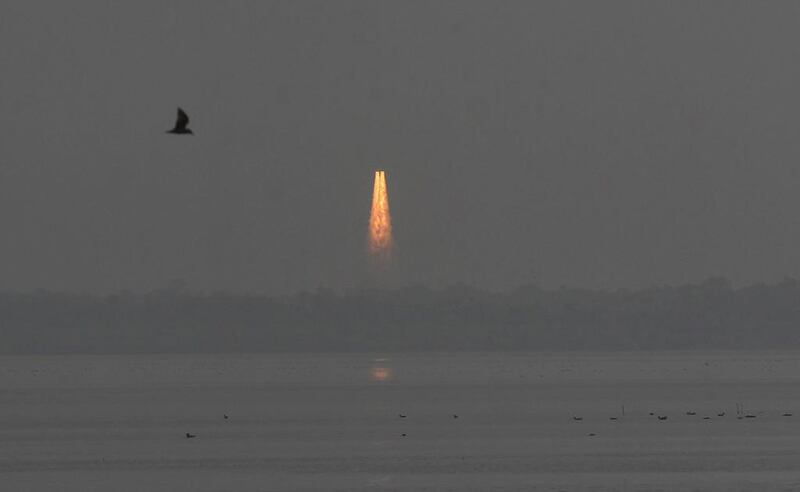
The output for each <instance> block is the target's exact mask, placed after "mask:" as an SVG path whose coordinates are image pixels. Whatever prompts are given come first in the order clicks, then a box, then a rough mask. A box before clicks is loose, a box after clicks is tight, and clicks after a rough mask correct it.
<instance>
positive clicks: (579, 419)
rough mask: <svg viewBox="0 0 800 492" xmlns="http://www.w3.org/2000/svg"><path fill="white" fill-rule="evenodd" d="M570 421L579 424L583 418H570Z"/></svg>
mask: <svg viewBox="0 0 800 492" xmlns="http://www.w3.org/2000/svg"><path fill="white" fill-rule="evenodd" d="M572 420H574V421H575V422H580V421H581V420H583V417H572Z"/></svg>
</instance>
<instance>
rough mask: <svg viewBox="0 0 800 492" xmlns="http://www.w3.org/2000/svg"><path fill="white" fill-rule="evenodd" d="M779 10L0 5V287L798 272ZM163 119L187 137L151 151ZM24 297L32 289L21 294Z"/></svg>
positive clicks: (794, 178) (629, 279)
mask: <svg viewBox="0 0 800 492" xmlns="http://www.w3.org/2000/svg"><path fill="white" fill-rule="evenodd" d="M798 26H800V6H798V5H797V4H796V3H795V2H766V3H765V2H757V3H755V2H733V1H725V2H714V1H707V2H635V1H631V2H564V1H553V2H536V3H532V2H502V3H496V2H471V1H461V0H459V1H449V2H447V1H441V2H415V1H408V2H375V1H364V2H345V1H341V2H326V1H318V2H316V1H303V2H296V1H291V2H289V1H286V2H269V3H265V2H236V3H233V2H230V3H229V2H225V3H221V2H211V1H205V2H199V1H198V2H169V3H167V2H135V3H108V2H100V1H97V2H80V3H79V4H73V3H68V4H67V3H60V2H46V3H44V4H43V3H40V2H21V1H20V2H16V1H13V2H11V1H9V2H3V4H2V6H0V46H2V48H0V66H2V76H0V227H1V228H2V229H0V230H2V236H3V240H2V241H0V290H4V291H30V290H31V289H34V288H37V287H43V288H46V289H52V290H55V291H63V292H89V293H94V294H105V293H109V292H117V291H120V290H123V289H132V290H133V291H137V292H138V291H141V292H147V291H150V290H152V289H158V288H161V287H163V286H165V285H170V283H171V282H173V280H174V279H182V281H183V282H185V285H187V286H189V287H190V288H194V289H199V290H205V291H216V290H227V291H231V292H253V293H259V294H268V295H284V294H288V293H291V292H295V291H298V290H301V289H312V290H313V289H316V288H317V287H320V286H321V287H325V288H331V289H334V290H341V289H345V290H346V289H351V288H357V287H358V286H359V285H360V282H361V281H362V279H363V269H364V265H365V234H366V224H367V218H368V212H369V203H370V192H371V184H372V182H371V180H372V172H373V170H374V169H376V168H384V169H386V170H387V175H388V180H389V194H390V203H391V206H392V212H393V221H394V226H395V240H396V248H395V252H396V262H397V263H396V265H395V269H394V274H395V275H396V280H397V282H398V284H425V285H430V286H446V285H451V284H457V283H466V284H469V285H474V286H477V287H479V288H481V289H490V290H493V289H499V290H508V289H514V288H515V287H517V286H519V285H523V284H533V283H535V284H537V285H539V286H541V287H544V288H550V289H552V288H558V287H559V286H561V285H568V286H576V287H585V288H591V289H616V288H619V287H626V288H641V287H645V286H649V285H661V284H683V283H687V282H699V281H702V280H703V279H705V278H708V277H710V276H714V275H722V276H725V277H727V278H729V279H730V280H731V281H732V282H733V285H735V286H738V285H743V284H750V283H754V282H761V281H765V282H775V281H778V280H780V279H782V278H784V277H786V276H789V277H796V276H798V275H800V247H798V246H800V221H799V220H798V215H797V212H796V211H797V210H798V207H800V194H799V193H798V191H797V190H798V186H797V185H798V183H800V167H798V158H799V157H800V139H798V138H797V132H798V129H800V123H799V122H798V118H797V115H798V114H800V111H798V110H800V97H798V87H800V63H799V62H800V29H798ZM176 106H181V107H183V108H184V109H186V110H187V112H188V113H189V115H190V117H191V123H190V127H191V128H192V129H193V130H194V131H195V133H196V136H195V137H174V136H171V135H166V134H164V131H165V130H167V129H169V128H170V127H171V125H172V123H173V122H174V117H175V108H176ZM29 295H31V296H34V297H35V295H36V294H29Z"/></svg>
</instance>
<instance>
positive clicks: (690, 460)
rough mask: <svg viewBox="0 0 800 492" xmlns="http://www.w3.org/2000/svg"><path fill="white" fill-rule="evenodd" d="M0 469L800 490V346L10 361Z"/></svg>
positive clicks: (211, 485) (240, 480)
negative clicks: (784, 349)
mask: <svg viewBox="0 0 800 492" xmlns="http://www.w3.org/2000/svg"><path fill="white" fill-rule="evenodd" d="M737 404H740V405H741V407H742V408H743V412H744V414H750V415H753V416H754V418H741V419H739V418H737ZM623 406H624V415H623V413H622V412H623ZM651 412H653V413H654V414H656V415H662V416H667V417H668V418H667V420H664V421H659V420H658V419H657V418H656V415H652V416H651V415H650V413H651ZM687 412H695V415H687V414H686V413H687ZM722 412H725V415H724V416H718V414H720V413H722ZM787 412H789V413H792V414H794V415H793V416H791V417H789V416H783V414H784V413H787ZM400 414H402V415H405V416H406V417H405V418H402V417H400ZM224 415H228V419H225V418H224ZM456 415H457V418H456V417H455V416H456ZM574 417H579V418H581V419H582V420H575V419H574ZM703 417H709V418H708V419H704V418H703ZM612 418H616V420H611V419H612ZM187 432H190V433H192V434H195V435H196V436H197V437H196V438H193V439H187V438H186V437H185V434H186V433H187ZM591 434H594V435H591ZM0 475H1V476H0V483H2V484H3V487H2V488H3V490H15V491H25V490H36V491H40V490H67V491H73V490H74V491H95V490H96V491H112V490H113V491H141V490H148V491H162V490H163V491H184V490H185V491H240V490H241V491H256V490H257V491H263V490H343V491H345V490H347V491H351V490H431V491H433V490H458V491H463V490H475V491H478V490H481V491H483V490H592V491H595V490H800V353H761V352H758V353H756V352H753V353H743V352H738V353H709V354H702V353H692V354H681V353H677V354H676V353H660V354H659V353H657V354H641V353H639V354H602V355H600V354H588V355H587V354H553V353H545V354H542V353H520V354H425V355H387V354H374V355H340V356H335V355H334V356H331V355H280V356H261V355H242V356H235V355H226V356H119V357H117V356H115V357H83V356H64V357H2V358H0Z"/></svg>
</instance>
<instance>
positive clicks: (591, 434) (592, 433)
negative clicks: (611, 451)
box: [589, 432, 597, 437]
mask: <svg viewBox="0 0 800 492" xmlns="http://www.w3.org/2000/svg"><path fill="white" fill-rule="evenodd" d="M596 435H597V434H595V433H594V432H590V433H589V437H594V436H596Z"/></svg>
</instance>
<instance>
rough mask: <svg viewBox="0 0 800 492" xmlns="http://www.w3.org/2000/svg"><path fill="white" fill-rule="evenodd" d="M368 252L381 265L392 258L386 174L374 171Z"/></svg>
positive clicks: (387, 262)
mask: <svg viewBox="0 0 800 492" xmlns="http://www.w3.org/2000/svg"><path fill="white" fill-rule="evenodd" d="M367 245H368V247H369V253H370V256H372V258H374V259H375V260H376V261H377V264H378V265H379V266H381V267H384V268H385V267H388V266H389V261H390V260H391V259H392V216H391V214H389V193H388V192H387V191H386V174H385V173H384V172H383V171H380V170H379V171H375V184H374V185H373V187H372V210H371V211H370V214H369V237H368V238H367Z"/></svg>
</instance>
